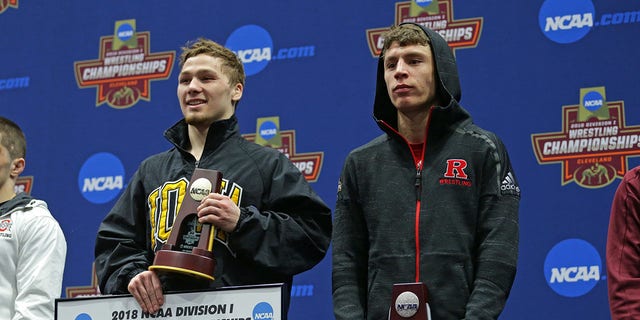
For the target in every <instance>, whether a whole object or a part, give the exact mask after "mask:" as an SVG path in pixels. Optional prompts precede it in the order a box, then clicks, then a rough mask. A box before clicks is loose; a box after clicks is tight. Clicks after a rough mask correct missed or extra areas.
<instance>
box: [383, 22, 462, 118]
mask: <svg viewBox="0 0 640 320" xmlns="http://www.w3.org/2000/svg"><path fill="white" fill-rule="evenodd" d="M406 24H412V25H416V26H418V27H420V29H422V31H424V33H425V34H426V35H427V37H428V38H429V39H430V42H431V44H430V45H429V47H430V48H431V52H432V54H433V59H434V62H435V70H436V86H437V87H436V92H437V95H438V100H439V101H440V103H441V104H442V105H441V106H439V107H440V108H448V107H450V106H452V105H456V106H457V105H458V102H459V101H460V98H461V96H462V91H461V88H460V80H459V79H458V67H457V65H456V59H455V57H454V55H453V51H452V50H451V48H450V47H449V45H448V44H447V41H446V40H444V38H442V36H440V34H438V33H437V32H435V31H433V30H431V29H429V28H427V27H424V26H422V25H419V24H415V23H402V24H401V25H406ZM384 69H385V67H384V52H382V53H380V56H379V58H378V71H377V80H376V95H375V100H374V103H373V116H374V118H375V120H376V121H377V122H380V121H384V122H385V123H386V124H388V125H389V126H391V127H393V128H395V129H397V128H398V124H397V123H398V114H397V110H396V108H395V106H394V105H393V104H392V103H391V99H390V98H389V93H388V92H387V85H386V82H385V80H384ZM428 107H430V106H425V108H428Z"/></svg>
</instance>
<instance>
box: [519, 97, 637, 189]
mask: <svg viewBox="0 0 640 320" xmlns="http://www.w3.org/2000/svg"><path fill="white" fill-rule="evenodd" d="M531 142H532V144H533V151H534V153H535V155H536V158H537V159H538V163H540V164H549V163H557V162H559V163H561V164H562V185H566V184H568V183H570V182H572V181H573V182H575V183H577V184H578V185H579V186H581V187H584V188H602V187H604V186H606V185H608V184H610V183H611V182H613V181H614V180H615V178H622V177H623V176H624V174H625V173H626V172H627V166H628V165H627V158H628V157H630V156H640V126H627V125H626V120H625V114H624V101H607V100H606V95H605V88H604V87H593V88H582V89H580V104H579V105H570V106H563V107H562V131H561V132H551V133H537V134H532V135H531Z"/></svg>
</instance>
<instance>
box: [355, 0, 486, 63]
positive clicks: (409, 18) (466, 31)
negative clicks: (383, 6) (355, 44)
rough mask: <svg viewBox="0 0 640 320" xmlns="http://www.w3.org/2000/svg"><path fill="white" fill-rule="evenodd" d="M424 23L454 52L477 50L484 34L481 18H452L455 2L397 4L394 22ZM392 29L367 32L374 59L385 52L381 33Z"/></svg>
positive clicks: (418, 0)
mask: <svg viewBox="0 0 640 320" xmlns="http://www.w3.org/2000/svg"><path fill="white" fill-rule="evenodd" d="M404 22H413V23H417V24H421V25H423V26H425V27H427V28H429V29H432V30H433V31H435V32H437V33H439V34H440V35H441V36H442V37H443V38H444V39H445V40H446V41H447V43H448V44H449V47H451V49H453V50H454V53H455V49H457V48H475V47H476V46H477V45H478V40H479V39H480V32H481V31H482V18H469V19H456V20H454V19H453V0H412V1H406V2H397V3H396V14H395V23H394V24H396V25H398V24H401V23H404ZM388 30H389V27H385V28H374V29H368V30H367V41H368V43H369V50H371V54H372V55H373V57H374V58H375V57H378V56H379V55H380V52H381V51H382V45H383V41H384V39H383V38H382V37H381V36H382V34H383V33H384V32H386V31H388Z"/></svg>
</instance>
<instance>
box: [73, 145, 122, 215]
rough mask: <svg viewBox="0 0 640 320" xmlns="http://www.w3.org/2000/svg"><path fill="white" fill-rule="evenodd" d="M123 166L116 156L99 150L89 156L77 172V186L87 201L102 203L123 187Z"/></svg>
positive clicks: (112, 197)
mask: <svg viewBox="0 0 640 320" xmlns="http://www.w3.org/2000/svg"><path fill="white" fill-rule="evenodd" d="M123 181H124V166H123V165H122V162H121V161H120V159H118V157H116V156H114V155H113V154H111V153H107V152H101V153H96V154H94V155H92V156H91V157H89V159H87V160H86V161H85V162H84V164H83V165H82V168H80V172H79V173H78V188H79V189H80V193H82V196H83V197H84V198H85V199H87V201H89V202H91V203H96V204H102V203H106V202H109V201H111V200H112V199H114V198H115V197H116V196H117V195H118V193H120V190H122V188H123V187H124V182H123Z"/></svg>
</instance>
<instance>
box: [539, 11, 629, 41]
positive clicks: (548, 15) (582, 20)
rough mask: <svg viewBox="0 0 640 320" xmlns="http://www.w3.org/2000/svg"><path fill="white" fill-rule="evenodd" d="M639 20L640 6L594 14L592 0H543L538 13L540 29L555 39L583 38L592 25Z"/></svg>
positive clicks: (608, 24) (603, 25)
mask: <svg viewBox="0 0 640 320" xmlns="http://www.w3.org/2000/svg"><path fill="white" fill-rule="evenodd" d="M639 22H640V10H638V11H627V12H614V13H605V14H602V15H601V16H600V17H597V16H596V10H595V7H594V6H593V3H592V2H591V0H545V1H544V3H543V4H542V6H541V7H540V12H539V13H538V24H539V26H540V29H541V30H542V33H544V35H545V36H546V37H547V38H549V39H550V40H551V41H554V42H557V43H563V44H564V43H572V42H576V41H578V40H580V39H582V38H583V37H584V36H586V35H587V34H588V33H589V31H591V29H592V28H594V27H599V26H601V27H605V26H612V25H621V24H630V23H639Z"/></svg>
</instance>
